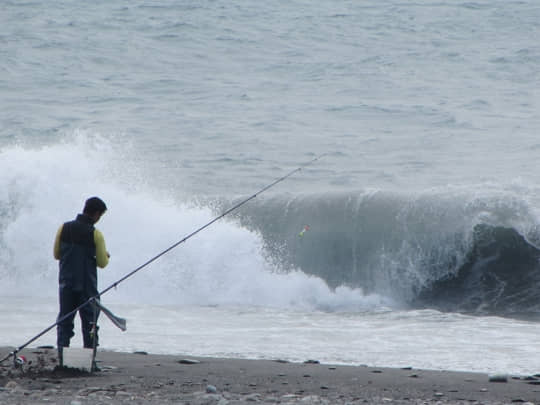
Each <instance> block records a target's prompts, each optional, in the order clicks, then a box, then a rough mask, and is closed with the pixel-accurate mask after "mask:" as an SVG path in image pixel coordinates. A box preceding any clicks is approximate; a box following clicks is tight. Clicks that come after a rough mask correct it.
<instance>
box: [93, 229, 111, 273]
mask: <svg viewBox="0 0 540 405" xmlns="http://www.w3.org/2000/svg"><path fill="white" fill-rule="evenodd" d="M94 243H95V244H96V263H97V266H98V267H100V268H104V267H105V266H106V265H107V264H109V253H108V252H107V248H106V247H105V238H104V237H103V234H102V233H101V232H100V231H98V230H97V229H94Z"/></svg>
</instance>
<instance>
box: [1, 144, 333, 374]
mask: <svg viewBox="0 0 540 405" xmlns="http://www.w3.org/2000/svg"><path fill="white" fill-rule="evenodd" d="M324 156H326V154H322V155H319V156H317V157H315V158H313V159H311V160H310V161H308V162H306V163H304V164H302V165H300V166H298V167H297V168H296V169H294V170H291V171H290V172H289V173H287V174H285V175H284V176H282V177H280V178H278V179H276V180H274V181H273V182H272V183H270V184H268V185H266V186H264V187H263V188H261V189H260V190H258V191H257V192H256V193H254V194H252V195H250V196H249V197H247V198H245V199H243V200H241V201H240V202H238V203H237V204H235V205H233V206H232V207H231V208H229V209H227V210H226V211H224V212H223V213H222V214H220V215H218V216H217V217H215V218H214V219H212V220H211V221H209V222H207V223H206V224H204V225H202V226H201V227H199V228H197V229H195V230H194V231H193V232H191V233H189V234H188V235H186V236H185V237H183V238H182V239H180V240H179V241H177V242H175V243H174V244H172V245H171V246H169V247H168V248H166V249H165V250H163V251H161V252H160V253H158V254H157V255H155V256H154V257H152V258H150V259H149V260H147V261H146V262H144V263H143V264H141V265H140V266H139V267H137V268H136V269H134V270H132V271H131V272H129V273H127V274H126V275H125V276H123V277H122V278H120V279H118V280H117V281H115V282H114V283H112V284H111V285H109V286H108V287H107V288H105V289H104V290H102V291H100V292H99V293H98V294H97V295H95V296H93V297H90V298H88V300H87V301H85V302H83V303H82V304H81V305H79V306H78V307H77V308H75V309H74V310H73V311H71V312H69V313H68V314H66V315H64V316H62V317H60V318H58V319H57V320H56V322H55V323H53V324H52V325H50V326H48V327H47V328H45V329H44V330H42V331H41V332H40V333H38V334H37V335H35V336H34V337H32V338H31V339H29V340H28V341H27V342H25V343H24V344H22V345H21V346H19V347H17V348H16V349H15V350H13V351H12V352H10V353H9V354H8V355H7V356H5V357H4V358H2V359H0V363H3V362H4V361H6V360H8V359H9V358H10V357H12V356H13V360H14V362H15V360H16V357H17V353H18V352H20V351H21V350H23V349H24V348H25V347H27V346H28V345H30V344H31V343H33V342H35V341H36V340H37V339H39V338H40V337H41V336H43V335H45V334H46V333H47V332H49V331H50V330H51V329H52V328H54V327H55V326H57V325H58V324H60V323H61V322H63V321H64V320H65V319H67V318H68V317H70V316H72V315H74V314H76V313H77V312H78V311H79V310H80V309H82V308H84V307H85V306H87V305H91V304H93V303H94V304H93V305H95V302H96V301H98V302H99V299H100V297H101V296H102V295H104V294H106V293H107V292H108V291H110V290H111V289H113V288H116V287H117V286H118V285H119V284H120V283H122V282H124V281H125V280H127V279H128V278H130V277H132V276H133V275H135V274H136V273H138V272H139V271H141V270H142V269H144V268H145V267H147V266H148V265H150V264H151V263H153V262H155V261H156V260H157V259H159V258H160V257H162V256H164V255H166V254H167V253H169V252H170V251H171V250H173V249H174V248H176V247H178V246H179V245H181V244H182V243H184V242H186V241H187V240H188V239H190V238H192V237H193V236H195V235H197V234H198V233H199V232H201V231H203V230H204V229H206V228H208V227H210V226H212V225H213V224H214V223H215V222H217V221H219V220H220V219H222V218H224V217H226V216H227V215H229V214H230V213H232V212H233V211H236V210H237V209H238V208H240V207H241V206H243V205H244V204H246V203H248V202H249V201H251V200H253V199H254V198H256V197H257V196H258V195H260V194H262V193H264V192H265V191H267V190H268V189H270V188H272V187H274V186H275V185H276V184H278V183H281V182H282V181H284V180H286V179H287V178H289V177H291V176H292V175H294V174H295V173H298V172H299V171H301V170H302V169H304V168H306V167H307V166H310V165H312V164H313V163H315V162H316V161H318V160H320V159H321V158H323V157H324Z"/></svg>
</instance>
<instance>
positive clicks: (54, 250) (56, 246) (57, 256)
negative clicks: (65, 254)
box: [53, 225, 64, 260]
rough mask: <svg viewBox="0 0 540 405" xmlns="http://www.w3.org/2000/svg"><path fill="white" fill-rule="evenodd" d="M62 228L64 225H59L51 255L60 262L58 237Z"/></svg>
mask: <svg viewBox="0 0 540 405" xmlns="http://www.w3.org/2000/svg"><path fill="white" fill-rule="evenodd" d="M63 228H64V225H61V226H60V228H58V231H57V232H56V238H55V239H54V249H53V254H54V258H55V259H56V260H60V235H62V229H63Z"/></svg>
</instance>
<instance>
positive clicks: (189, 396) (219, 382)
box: [0, 348, 540, 405]
mask: <svg viewBox="0 0 540 405" xmlns="http://www.w3.org/2000/svg"><path fill="white" fill-rule="evenodd" d="M11 350H13V349H12V348H0V356H1V357H4V356H5V355H6V354H7V353H9V352H10V351H11ZM20 354H22V355H24V356H25V357H26V358H27V362H26V363H25V364H24V365H23V366H22V369H21V368H13V362H12V361H11V359H10V360H8V361H6V362H4V363H3V364H2V365H1V367H0V403H1V404H69V405H82V404H115V405H116V404H124V403H130V404H167V403H170V404H191V405H202V404H219V405H227V404H228V405H236V404H253V403H260V404H366V403H368V404H388V403H395V404H405V403H413V404H436V403H440V404H523V403H533V404H537V403H540V378H539V377H535V376H519V377H516V376H508V378H507V379H506V382H491V381H490V377H493V376H488V375H487V374H479V373H464V372H451V371H433V370H419V369H414V368H404V369H391V368H378V367H375V368H374V367H364V366H339V365H336V366H335V365H328V364H318V363H317V362H315V361H310V362H307V363H288V362H282V361H279V360H244V359H223V358H200V357H197V358H195V357H190V356H189V355H151V354H144V353H117V352H107V351H103V350H100V351H98V356H97V359H98V365H99V367H100V368H101V371H98V372H95V373H92V374H90V373H86V372H81V371H80V370H76V369H59V368H55V365H56V363H55V361H56V351H55V350H54V349H52V350H50V349H25V350H23V351H22V353H20Z"/></svg>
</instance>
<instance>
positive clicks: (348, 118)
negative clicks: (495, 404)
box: [0, 0, 540, 372]
mask: <svg viewBox="0 0 540 405" xmlns="http://www.w3.org/2000/svg"><path fill="white" fill-rule="evenodd" d="M537 38H540V4H538V3H537V2H535V1H532V0H529V1H520V2H511V3H509V2H505V1H497V0H496V1H490V2H461V1H457V2H451V3H441V2H434V1H419V2H414V3H410V2H409V3H407V2H405V3H403V2H398V1H394V0H391V1H390V0H389V1H374V0H373V1H363V2H356V1H342V2H334V1H319V2H316V3H313V2H307V1H287V2H285V1H276V2H270V3H265V4H262V3H260V2H255V1H252V0H244V1H239V2H234V3H230V2H224V1H200V2H196V3H193V2H187V1H172V0H171V1H159V2H145V1H132V2H121V1H96V2H92V3H80V2H75V1H56V2H54V4H50V3H40V2H32V1H28V2H17V1H6V2H4V3H2V6H0V107H1V108H0V123H1V125H0V252H1V254H0V280H1V285H0V292H1V293H2V294H3V298H1V299H0V305H2V306H3V307H4V311H3V312H4V314H5V315H4V316H5V317H6V318H5V322H8V321H9V322H10V323H11V324H12V325H19V326H16V327H14V328H11V329H10V332H9V334H8V333H7V332H5V331H2V333H1V335H2V336H6V337H5V339H6V341H5V342H3V343H4V344H13V345H16V344H20V343H21V342H20V341H19V339H20V340H26V337H27V336H28V334H30V335H31V334H32V333H34V332H33V331H34V329H38V330H36V331H35V333H37V332H38V331H39V329H40V328H41V327H42V326H43V328H44V327H45V326H47V322H48V321H49V320H50V321H51V322H52V321H54V317H55V301H54V300H55V297H56V282H57V281H56V277H57V264H56V263H55V262H54V260H53V259H52V257H51V256H52V255H51V249H52V239H53V237H54V232H55V231H56V229H57V227H58V226H59V224H61V223H62V222H63V221H65V220H67V219H70V218H71V217H74V216H75V214H76V213H77V212H78V211H80V209H81V208H82V204H83V201H84V199H85V198H87V197H88V196H90V195H100V196H101V197H102V198H103V199H104V200H105V201H106V202H107V205H108V206H109V212H108V213H107V215H106V216H105V217H104V218H103V219H102V221H101V222H100V223H99V224H98V227H99V228H100V229H101V230H102V231H103V232H104V234H105V236H106V240H107V245H108V248H109V250H110V251H111V254H112V261H111V265H110V266H109V268H107V269H106V270H105V271H104V272H103V273H102V277H101V279H100V283H101V286H100V287H101V288H105V287H106V286H108V285H109V284H110V283H113V282H114V281H115V280H117V279H118V278H120V277H122V276H123V275H124V274H126V273H127V272H128V271H131V270H132V269H133V268H135V267H137V266H138V265H140V264H141V263H143V262H145V261H146V260H147V259H148V258H150V257H152V256H153V255H155V254H157V253H159V252H160V251H162V250H163V249H165V248H167V247H168V246H170V245H171V244H173V243H175V242H176V241H178V240H180V239H181V238H182V237H184V236H185V235H187V234H189V233H190V232H192V231H193V230H195V229H197V228H198V227H200V226H202V225H204V224H205V223H207V222H209V221H211V220H212V219H213V218H215V217H216V216H218V215H220V213H222V212H224V211H225V210H226V209H228V208H229V207H231V206H233V205H234V204H236V203H238V202H241V201H242V200H243V199H245V198H247V197H249V196H251V195H252V194H253V193H257V192H258V191H259V190H261V189H263V188H264V187H265V186H266V185H268V184H271V183H272V182H273V181H274V180H275V179H278V178H280V177H281V176H283V175H285V174H286V173H289V172H290V171H292V170H294V169H295V168H298V167H300V166H301V165H303V164H304V163H306V162H308V161H311V160H312V159H314V158H315V157H317V156H320V155H322V154H325V155H324V157H322V158H321V159H320V160H318V161H316V162H314V163H313V164H311V165H309V166H308V167H305V168H304V169H303V170H301V171H300V172H298V173H295V174H294V175H293V176H291V177H289V178H287V179H286V180H284V181H282V182H280V183H278V184H276V185H275V186H273V187H272V188H270V189H269V190H267V191H265V192H264V193H262V194H261V195H258V196H257V198H255V199H254V200H253V201H250V202H249V203H247V204H245V205H243V206H242V207H241V208H240V209H238V210H235V211H234V212H233V213H232V214H231V215H228V216H227V217H226V218H225V219H223V220H220V221H218V222H216V223H215V224H214V225H212V226H211V227H209V228H208V229H205V230H204V231H203V232H201V233H200V234H198V235H196V237H193V238H192V239H190V240H189V241H188V242H187V243H185V244H183V245H182V246H180V247H179V248H177V249H175V250H174V251H173V252H171V253H170V254H168V255H166V256H164V257H163V258H162V259H160V260H159V261H158V262H156V263H155V264H153V265H152V266H151V267H149V268H148V269H145V271H142V272H140V273H139V274H137V275H136V276H134V277H133V279H131V280H129V281H127V282H126V283H125V287H123V288H119V289H118V290H115V291H112V292H111V293H110V296H109V297H107V299H108V300H110V301H111V302H116V303H117V304H118V305H121V306H125V307H122V308H124V310H125V311H126V312H128V313H129V314H130V316H131V318H132V322H134V323H135V326H134V329H135V330H134V331H132V332H131V335H130V334H129V332H128V335H125V337H123V339H120V340H119V341H117V340H115V339H117V338H116V337H115V334H116V332H114V331H111V332H110V334H111V336H110V337H108V338H107V339H108V341H109V342H111V343H110V347H111V348H113V349H118V350H126V349H129V348H132V347H135V348H136V347H144V348H146V349H148V350H150V351H162V350H165V351H167V350H170V351H177V352H180V351H182V350H188V349H186V348H185V347H186V346H189V347H190V350H192V351H195V350H198V352H197V353H199V354H201V355H231V356H239V357H272V356H276V357H279V356H281V357H283V358H287V357H288V358H291V359H296V360H300V359H301V355H300V354H299V353H303V350H307V352H306V353H305V356H308V355H309V353H310V352H309V350H310V348H311V350H312V351H317V352H318V353H321V356H322V357H323V358H324V359H325V360H326V361H329V362H332V361H333V362H344V363H352V364H360V363H371V364H377V365H399V364H401V363H407V362H409V363H411V364H412V363H414V364H413V365H415V366H416V365H418V366H424V367H431V368H454V369H474V370H500V371H505V370H507V371H515V372H532V371H534V370H533V369H534V367H536V366H537V364H538V360H539V359H538V355H537V354H536V352H535V351H534V350H533V349H532V348H529V349H527V348H526V347H525V346H526V345H527V343H526V342H527V341H528V339H530V338H531V336H534V335H535V334H536V335H537V334H538V332H539V330H538V329H539V328H540V326H538V324H537V320H538V317H539V315H540V276H539V274H540V265H539V261H538V260H539V258H540V251H539V249H540V230H539V223H540V221H539V218H540V217H539V211H538V207H539V204H540V198H539V196H540V193H539V191H540V189H539V187H538V173H540V163H539V160H538V159H537V158H536V157H537V154H538V151H539V150H540V141H539V138H538V133H539V129H540V108H539V107H540V91H539V89H540V69H538V67H539V66H540V45H539V44H538V41H537ZM28 297H30V298H31V299H27V298H28ZM34 300H43V302H44V304H43V305H42V308H43V311H45V312H44V313H40V312H37V313H34V312H33V311H32V310H30V309H28V308H27V309H20V308H25V307H24V305H29V306H30V307H31V306H32V305H33V302H34ZM156 305H166V307H159V308H161V309H156V307H155V306H156ZM21 306H22V307H21ZM30 307H29V308H30ZM165 308H167V309H165ZM27 310H28V311H29V312H28V313H27V312H24V311H27ZM19 311H23V312H22V313H25V314H26V317H25V319H26V320H27V322H25V325H24V326H23V325H21V322H20V320H14V319H13V318H12V316H14V315H13V312H19ZM157 313H159V314H161V315H156V314H157ZM192 313H196V314H197V317H196V318H190V314H192ZM239 314H243V315H242V316H239ZM173 319H174V322H173V321H172V320H173ZM188 319H189V322H191V325H192V326H193V328H195V329H196V330H191V333H190V334H189V336H193V341H192V340H189V339H191V337H189V338H188V337H186V336H184V335H182V330H183V328H181V327H180V326H178V327H177V328H172V329H170V330H168V331H166V332H163V331H162V330H161V329H160V328H159V327H158V326H159V325H163V324H176V325H185V324H186V323H187V322H188ZM220 319H225V320H227V321H228V322H230V323H231V324H233V325H235V326H234V327H229V326H227V324H226V322H225V323H224V324H223V325H222V324H221V323H220V321H219V320H220ZM524 319H525V320H524ZM137 322H142V324H143V325H148V324H149V323H152V322H156V327H155V328H153V329H152V330H153V332H152V333H153V335H152V333H149V332H148V328H146V327H143V326H141V327H140V328H139V329H137V324H136V323H137ZM236 322H237V323H236ZM258 322H260V325H259V324H258ZM208 324H210V325H213V326H214V328H210V329H211V330H214V331H215V333H214V335H213V336H209V335H208V334H207V333H206V332H202V331H204V330H207V329H209V327H208ZM248 325H250V326H253V325H258V326H253V328H248V329H249V331H248V332H246V333H243V334H242V336H243V338H242V339H238V335H239V334H241V332H240V331H245V330H246V329H245V328H247V326H248ZM434 325H435V326H434ZM272 327H273V328H275V331H276V333H275V336H276V339H275V341H274V340H273V341H272V342H273V343H272V345H268V346H265V345H263V344H262V339H261V336H264V335H265V334H266V333H267V332H268V329H267V328H272ZM28 328H29V329H31V330H29V329H28ZM441 329H445V330H448V331H449V333H448V335H447V336H443V335H439V337H440V338H439V339H434V335H435V334H436V333H437V332H436V331H437V330H441ZM366 330H367V331H373V330H376V331H378V333H377V334H376V335H373V338H377V339H379V338H380V339H382V340H383V341H386V342H388V343H387V344H384V345H382V347H380V345H379V348H378V349H377V350H374V349H373V344H370V343H369V342H371V340H370V339H371V338H372V336H371V335H366V334H365V333H366V332H362V331H366ZM197 331H201V333H202V335H200V334H198V332H197ZM317 331H319V332H321V334H322V336H318V335H317ZM326 333H328V335H325V334H326ZM492 333H493V334H492ZM21 335H24V336H21ZM166 336H169V337H170V340H169V338H166ZM182 336H184V338H186V339H188V340H187V341H183V340H182ZM231 336H232V337H231ZM284 336H296V342H298V345H296V346H295V345H292V346H290V347H283V348H282V347H281V346H280V344H279V342H281V341H283V339H284ZM351 336H355V337H356V339H353V338H352V337H351ZM466 336H476V337H475V338H470V339H469V338H467V337H466ZM233 337H234V338H235V339H237V340H238V341H239V347H238V348H231V347H230V346H225V347H223V343H222V342H223V341H226V342H230V341H231V340H234V339H233ZM49 338H50V339H53V337H49ZM107 339H105V341H107ZM164 340H166V341H167V345H163V344H159V345H157V344H154V343H151V342H154V341H160V342H162V341H164ZM201 340H202V341H206V342H207V344H205V345H202V346H200V347H198V349H194V348H193V345H194V344H193V343H194V342H200V341H201ZM351 340H354V341H355V342H356V346H355V347H354V348H351V347H350V345H349V344H348V343H349V342H351ZM379 341H381V340H379ZM178 342H180V343H178ZM0 343H2V342H0ZM426 345H428V346H429V345H433V350H431V351H426V350H425V349H424V348H425V347H426ZM465 346H467V347H465ZM306 348H307V349H306ZM396 353H399V356H400V359H399V360H396V356H398V355H397V354H396ZM475 356H476V357H475ZM398 363H399V364H398ZM405 365H407V364H405Z"/></svg>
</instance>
